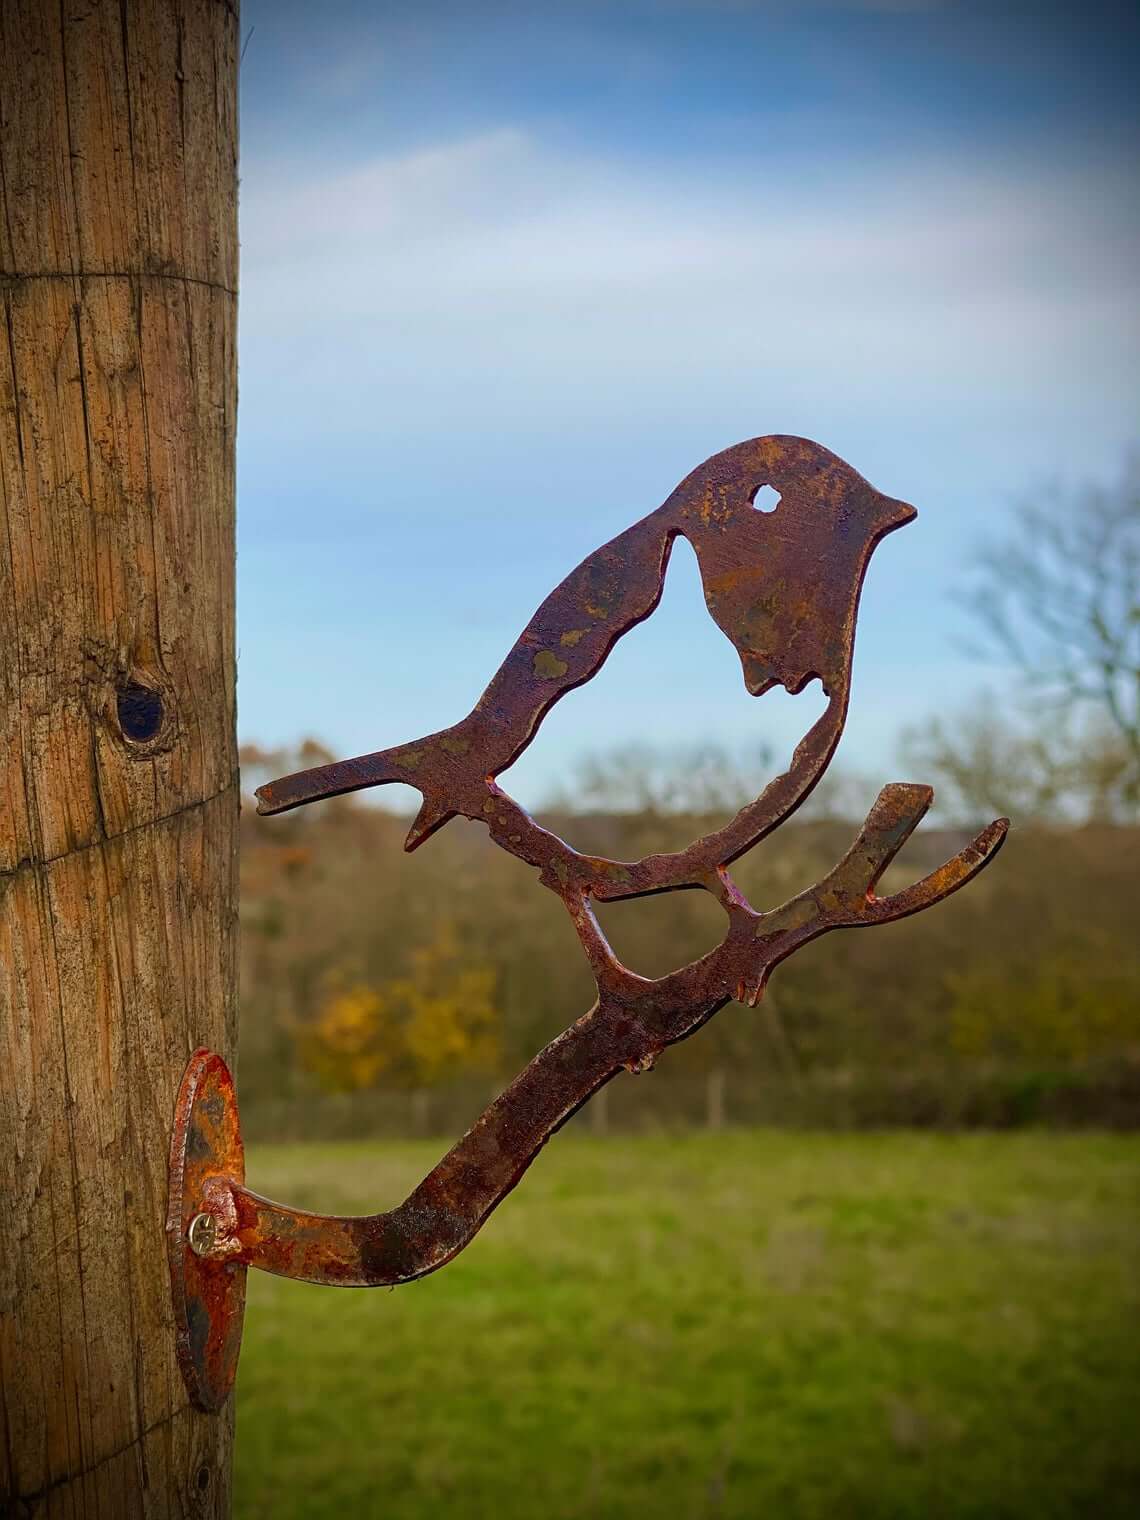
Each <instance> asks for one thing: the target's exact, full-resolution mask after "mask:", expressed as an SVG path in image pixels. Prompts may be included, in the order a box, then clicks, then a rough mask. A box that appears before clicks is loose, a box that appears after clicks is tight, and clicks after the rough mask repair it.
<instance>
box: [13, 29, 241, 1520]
mask: <svg viewBox="0 0 1140 1520" xmlns="http://www.w3.org/2000/svg"><path fill="white" fill-rule="evenodd" d="M237 50H238V22H237V13H236V7H235V6H233V5H231V4H228V3H225V0H122V3H120V0H83V3H82V4H78V3H76V4H72V3H70V0H63V4H62V5H61V4H60V0H3V4H2V5H0V299H2V303H3V326H2V328H0V1202H2V1205H3V1210H4V1218H5V1224H6V1229H5V1232H4V1235H3V1237H2V1239H0V1512H3V1513H7V1512H8V1510H7V1509H6V1508H5V1505H6V1504H7V1505H8V1506H9V1507H10V1508H11V1510H12V1512H13V1513H14V1514H20V1515H24V1514H29V1515H30V1514H35V1515H41V1514H42V1515H49V1516H56V1515H60V1516H83V1517H87V1516H96V1515H98V1516H106V1517H108V1520H119V1517H131V1516H166V1515H178V1516H182V1515H195V1516H197V1515H203V1516H205V1515H210V1516H222V1515H225V1514H228V1511H229V1462H230V1446H231V1437H232V1417H231V1414H230V1412H229V1411H228V1410H227V1411H224V1412H223V1414H222V1415H221V1416H220V1417H218V1416H208V1415H202V1414H199V1413H197V1412H196V1411H193V1410H191V1409H190V1408H189V1407H188V1404H187V1398H186V1393H185V1390H184V1388H183V1386H182V1382H181V1379H180V1377H179V1374H178V1371H177V1367H176V1364H175V1359H174V1341H173V1327H172V1314H171V1307H170V1293H169V1283H168V1279H167V1268H166V1254H165V1243H164V1238H163V1218H164V1213H165V1205H166V1152H167V1146H168V1143H169V1133H170V1121H171V1110H172V1105H173V1101H174V1094H175V1091H176V1089H177V1084H178V1080H179V1077H180V1075H181V1072H182V1068H183V1066H184V1064H185V1062H186V1059H187V1057H188V1056H189V1055H190V1053H191V1051H192V1050H193V1049H194V1048H195V1047H196V1046H198V1045H202V1044H206V1045H211V1046H213V1047H214V1048H216V1049H218V1050H220V1051H222V1052H223V1053H224V1054H225V1055H226V1057H227V1059H229V1060H232V1059H233V1055H234V1039H235V1033H236V1030H235V996H234V989H235V967H236V962H235V950H236V930H237V926H236V880H235V866H236V842H237V841H236V826H237V810H238V800H237V799H238V792H237V757H236V748H235V738H234V702H235V698H234V676H235V671H234V599H233V569H234V540H233V528H234V432H235V413H236V400H237V389H236V359H235V338H236V285H237V227H236V185H237V161H236V154H237V100H236V94H237V91H236V84H237ZM131 688H135V689H137V688H145V689H146V690H148V691H150V692H152V693H155V694H157V698H158V699H159V700H160V702H161V712H160V713H159V710H158V701H156V700H154V699H151V700H149V701H147V702H144V704H143V705H144V711H143V713H142V717H141V718H136V719H135V721H134V722H133V723H132V721H131V719H130V713H129V711H127V710H126V709H123V707H122V698H123V694H124V693H125V692H126V693H128V694H129V692H130V689H131ZM135 695H136V696H137V690H136V692H135ZM124 711H127V717H126V718H125V719H123V718H122V717H121V713H122V712H124ZM128 729H130V730H132V732H128V731H127V730H128ZM152 730H153V731H152Z"/></svg>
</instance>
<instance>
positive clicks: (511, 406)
mask: <svg viewBox="0 0 1140 1520" xmlns="http://www.w3.org/2000/svg"><path fill="white" fill-rule="evenodd" d="M1131 204H1132V203H1131V200H1130V196H1129V193H1128V191H1127V189H1126V187H1125V184H1124V182H1123V181H1121V182H1119V183H1118V182H1116V181H1115V180H1114V177H1113V171H1112V170H1111V168H1108V167H1106V168H1104V169H1103V170H1101V171H1099V172H1096V173H1089V172H1088V171H1087V170H1081V171H1079V172H1078V171H1075V170H1073V169H1070V168H1066V167H1063V166H1058V167H1053V168H1044V169H1043V168H1042V167H1041V166H1040V165H1034V166H1031V167H1026V166H1025V165H1024V164H1020V163H1017V162H1012V161H1011V162H1008V163H1002V162H1001V161H998V160H993V159H991V160H990V161H988V162H987V163H985V164H982V165H974V164H969V165H967V164H963V163H960V162H947V161H939V160H924V159H920V158H904V157H899V158H896V159H894V160H893V161H884V160H880V161H870V162H860V161H846V162H839V161H835V162H832V163H831V164H829V165H826V166H824V168H823V169H822V170H821V169H820V168H819V166H818V164H817V165H816V166H815V167H814V168H813V171H812V175H811V178H810V180H809V179H807V178H804V177H798V176H797V174H796V172H795V171H794V170H792V169H790V168H789V166H788V164H787V162H786V160H785V159H780V160H776V161H773V162H771V163H769V162H768V161H767V158H766V155H765V152H764V147H763V144H762V143H759V144H758V145H757V147H756V151H755V153H754V155H752V156H751V157H750V159H749V160H748V162H747V165H746V167H745V168H741V166H740V164H737V165H734V166H731V168H728V167H722V168H721V169H719V170H718V171H717V172H715V173H712V174H710V173H701V172H698V171H697V170H695V169H690V170H683V171H678V170H676V169H670V170H669V171H665V170H658V169H654V168H649V167H644V166H638V165H633V164H630V163H622V162H616V161H605V160H600V159H593V158H590V157H588V156H584V155H578V156H575V155H572V154H568V153H564V152H559V151H556V150H554V149H552V148H550V147H548V146H546V145H544V144H543V143H541V142H538V141H536V140H535V139H534V138H532V137H530V136H528V135H527V134H525V133H523V132H520V131H516V130H501V131H495V132H490V133H485V134H482V135H480V136H476V137H472V138H469V139H467V140H464V141H461V142H457V143H453V144H447V145H443V146H440V147H436V148H432V149H427V150H424V149H421V150H418V151H415V152H411V153H407V154H403V155H393V156H389V157H381V158H377V159H375V160H373V161H371V162H369V163H365V164H363V165H360V166H357V167H354V168H352V169H350V170H348V171H346V172H344V173H342V174H340V175H335V176H328V177H326V178H324V179H321V180H318V181H313V180H306V181H301V180H294V179H292V178H290V177H289V176H288V175H287V174H286V173H284V172H282V171H281V170H280V169H279V170H278V171H276V172H275V176H274V179H273V181H272V183H270V182H269V181H268V179H267V177H266V176H263V177H262V187H261V188H260V189H258V190H257V191H255V192H254V193H252V194H250V195H247V196H246V198H245V200H244V202H243V223H242V225H243V258H244V267H243V306H242V320H243V341H244V342H245V355H246V362H247V364H248V363H251V362H252V363H254V364H256V365H259V366H260V367H261V368H259V371H258V378H257V391H258V394H260V395H262V396H264V397H266V398H267V399H268V398H271V399H272V402H273V405H274V406H275V407H277V408H278V409H279V412H280V409H282V408H284V410H285V411H288V410H289V408H290V406H291V405H294V404H295V405H297V415H296V418H295V425H296V427H297V428H299V429H301V431H306V430H308V431H311V432H317V431H320V432H324V433H326V434H327V433H329V432H330V431H336V430H338V429H343V430H344V431H345V432H350V431H355V430H358V429H359V428H360V426H361V423H362V419H363V418H364V417H365V416H367V415H369V414H370V413H372V414H374V410H375V406H376V392H377V389H378V390H379V391H380V393H382V398H383V407H384V411H385V415H386V416H387V417H388V418H389V419H390V420H391V421H392V423H393V425H398V424H400V423H406V425H408V426H414V425H415V418H416V416H417V415H420V416H422V415H423V413H424V409H425V404H427V405H429V406H430V409H431V411H432V412H433V414H434V413H439V412H442V413H444V414H448V413H449V412H450V413H452V414H453V415H454V414H460V413H461V415H462V417H463V419H464V422H465V423H468V424H470V425H473V426H475V425H478V421H479V418H480V416H481V415H482V414H486V415H491V414H494V415H496V416H501V415H502V414H503V412H504V409H507V410H509V411H510V412H511V413H512V414H513V415H514V416H516V417H517V418H518V419H519V420H520V422H521V421H522V420H523V419H532V420H533V418H534V416H535V411H536V409H537V410H540V411H544V412H545V413H547V414H548V415H550V416H553V415H555V414H556V413H557V412H558V411H559V409H560V408H569V409H570V410H571V411H572V412H573V413H574V415H575V416H576V417H577V418H578V419H579V420H581V421H583V422H587V423H588V422H589V421H590V419H591V417H596V418H601V417H604V416H607V415H609V414H610V413H612V411H613V409H614V408H615V406H618V405H620V406H622V407H624V408H625V409H626V410H627V411H632V412H634V413H637V412H638V411H639V410H649V409H652V408H653V407H654V406H655V405H658V404H662V403H663V402H664V400H666V399H668V398H671V399H672V400H673V401H674V402H675V401H676V400H677V399H678V398H679V397H685V396H688V395H692V396H695V397H699V398H701V400H702V401H707V402H709V404H713V403H714V402H715V398H716V397H717V396H718V395H720V396H729V395H732V394H734V393H735V394H739V393H740V391H741V388H742V387H743V388H746V389H747V390H748V392H749V394H750V396H752V397H754V398H755V399H756V401H757V403H758V404H763V405H767V404H769V398H770V397H771V396H773V395H778V396H779V397H780V398H783V399H789V398H790V399H791V400H792V401H794V400H795V399H796V398H803V397H806V396H811V397H812V398H813V401H814V404H816V405H820V406H823V407H824V408H826V407H827V406H828V405H831V406H832V407H833V408H834V407H836V406H842V407H849V406H850V405H851V401H852V397H853V396H855V397H856V398H857V397H858V394H859V393H860V392H863V393H868V394H870V393H873V394H876V395H877V396H879V397H880V398H889V399H893V400H895V401H897V403H898V404H899V405H900V406H901V407H903V408H904V410H905V409H906V408H910V409H911V410H912V412H913V410H914V409H915V408H919V407H935V406H941V405H943V404H948V405H949V406H951V408H954V407H956V408H957V409H958V412H959V413H961V414H965V413H969V411H970V409H971V407H973V408H974V409H975V410H976V411H978V412H980V413H985V414H986V415H988V414H989V412H988V410H987V409H992V408H995V407H996V408H997V409H998V411H999V412H1019V411H1020V412H1021V413H1022V414H1023V415H1028V414H1032V413H1033V412H1034V411H1035V410H1036V412H1037V413H1038V414H1039V415H1041V416H1042V417H1048V418H1050V419H1055V418H1056V417H1057V416H1058V415H1059V414H1063V413H1064V410H1065V407H1066V405H1067V401H1066V397H1067V396H1068V395H1069V394H1071V395H1072V396H1073V397H1074V398H1075V399H1076V401H1077V402H1078V403H1079V406H1083V407H1085V408H1086V409H1089V410H1091V409H1094V408H1097V407H1100V408H1102V409H1103V408H1105V407H1107V408H1109V409H1110V410H1111V409H1112V408H1113V407H1115V408H1116V409H1117V410H1119V409H1120V408H1121V406H1122V404H1123V403H1122V400H1121V397H1122V394H1123V393H1126V392H1127V389H1128V386H1129V383H1130V381H1131V383H1132V384H1133V385H1134V381H1135V375H1136V372H1137V359H1138V354H1140V341H1138V339H1140V323H1138V321H1137V315H1136V313H1137V309H1138V305H1140V303H1138V302H1137V299H1136V297H1137V293H1138V292H1137V285H1138V281H1137V277H1136V274H1135V272H1134V268H1133V266H1132V264H1131V263H1130V262H1129V248H1130V244H1131V243H1132V242H1133V231H1134V227H1133V225H1131V224H1130V220H1129V219H1130V217H1132V216H1133V213H1132V210H1131ZM251 354H252V355H254V356H255V357H254V358H253V359H252V360H251V359H250V357H249V356H250V355H251ZM298 369H300V370H302V371H303V373H304V376H305V386H304V402H303V405H301V404H299V403H300V397H299V392H296V391H291V390H290V380H289V378H288V377H289V375H290V374H291V373H295V372H296V371H297V370H298ZM270 371H272V373H270ZM291 395H292V396H293V397H294V400H293V402H291V401H290V396H291ZM314 395H320V396H322V397H323V398H324V403H323V404H324V406H325V413H324V415H319V411H320V408H319V406H318V408H317V410H316V411H314V410H312V397H313V396H314ZM1114 415H1115V414H1114ZM247 419H248V414H247ZM280 420H281V417H280V415H279V417H278V421H279V422H280ZM293 425H294V423H293V420H291V421H290V426H291V427H292V426H293Z"/></svg>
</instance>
